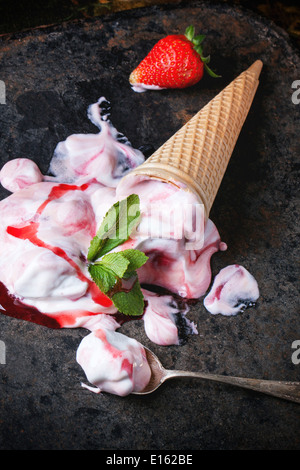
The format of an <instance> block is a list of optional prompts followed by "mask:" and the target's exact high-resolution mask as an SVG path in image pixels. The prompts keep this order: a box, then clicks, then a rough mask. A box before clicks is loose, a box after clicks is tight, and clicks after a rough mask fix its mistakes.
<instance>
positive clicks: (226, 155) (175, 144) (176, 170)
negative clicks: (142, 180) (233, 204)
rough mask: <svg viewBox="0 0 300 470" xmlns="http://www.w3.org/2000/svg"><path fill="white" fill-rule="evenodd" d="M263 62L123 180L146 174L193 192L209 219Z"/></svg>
mask: <svg viewBox="0 0 300 470" xmlns="http://www.w3.org/2000/svg"><path fill="white" fill-rule="evenodd" d="M262 65H263V64H262V62H261V61H260V60H257V61H256V62H254V64H253V65H252V66H251V67H249V68H248V69H247V70H245V71H244V72H243V73H241V74H240V75H239V76H238V77H237V78H236V79H235V80H233V81H232V82H231V83H230V84H229V85H228V86H227V87H226V88H224V89H223V90H222V91H221V92H220V93H219V94H218V95H217V96H216V97H215V98H213V99H212V100H211V101H210V102H209V103H208V104H207V105H206V106H204V108H202V109H201V110H200V111H199V112H198V113H197V114H196V115H195V116H194V117H193V118H192V119H191V120H190V121H188V122H187V123H186V124H185V125H184V126H183V127H182V128H181V129H180V130H179V131H178V132H176V133H175V134H174V135H173V136H172V137H171V138H170V139H169V140H168V141H167V142H165V144H163V145H162V146H161V147H160V148H159V149H158V150H156V152H154V153H153V154H152V155H151V156H150V157H149V158H148V160H146V161H145V162H144V163H143V164H142V165H140V166H139V167H137V168H136V169H134V170H133V171H131V172H130V173H129V174H128V175H127V176H125V179H126V178H128V177H132V176H134V175H140V176H142V175H144V176H148V177H150V178H155V179H159V180H161V181H164V182H168V183H171V184H175V185H178V186H180V187H184V188H185V189H186V190H189V191H193V192H194V193H195V194H196V195H197V196H198V197H199V199H200V201H201V202H202V203H203V204H204V209H205V215H206V217H208V216H209V212H210V210H211V207H212V204H213V202H214V199H215V196H216V194H217V192H218V189H219V186H220V184H221V181H222V178H223V176H224V173H225V171H226V168H227V165H228V162H229V160H230V157H231V154H232V152H233V149H234V147H235V144H236V141H237V139H238V136H239V134H240V131H241V129H242V126H243V124H244V122H245V119H246V117H247V114H248V112H249V109H250V106H251V104H252V101H253V98H254V95H255V92H256V89H257V86H258V83H259V82H258V77H259V75H260V71H261V68H262Z"/></svg>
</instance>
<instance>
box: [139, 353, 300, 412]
mask: <svg viewBox="0 0 300 470" xmlns="http://www.w3.org/2000/svg"><path fill="white" fill-rule="evenodd" d="M144 348H145V352H146V357H147V361H148V364H149V366H150V369H151V378H150V381H149V382H148V384H147V385H146V387H145V388H144V389H143V390H141V391H139V392H132V393H133V394H134V395H148V394H149V393H152V392H154V391H155V390H157V389H158V388H159V387H160V386H161V385H162V384H163V383H164V382H165V381H166V380H168V379H171V378H176V377H190V378H198V379H202V380H213V381H215V382H220V383H225V384H229V385H234V386H237V387H242V388H247V389H250V390H254V391H256V392H261V393H265V394H267V395H272V396H275V397H278V398H283V399H285V400H289V401H293V402H295V403H300V382H285V381H276V380H261V379H252V378H246V377H233V376H228V375H219V374H209V373H205V372H192V371H184V370H168V369H165V368H164V367H163V366H162V364H161V362H160V360H159V359H158V357H157V356H156V355H155V354H154V353H153V352H152V351H150V349H148V348H146V347H145V346H144Z"/></svg>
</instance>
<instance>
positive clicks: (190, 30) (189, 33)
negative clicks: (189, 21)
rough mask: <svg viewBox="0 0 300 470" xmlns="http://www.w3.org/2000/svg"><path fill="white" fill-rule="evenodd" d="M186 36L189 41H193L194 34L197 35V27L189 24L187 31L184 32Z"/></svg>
mask: <svg viewBox="0 0 300 470" xmlns="http://www.w3.org/2000/svg"><path fill="white" fill-rule="evenodd" d="M184 35H185V37H186V38H187V39H188V40H189V41H193V38H194V35H195V28H194V26H192V25H191V26H188V27H187V28H186V30H185V33H184Z"/></svg>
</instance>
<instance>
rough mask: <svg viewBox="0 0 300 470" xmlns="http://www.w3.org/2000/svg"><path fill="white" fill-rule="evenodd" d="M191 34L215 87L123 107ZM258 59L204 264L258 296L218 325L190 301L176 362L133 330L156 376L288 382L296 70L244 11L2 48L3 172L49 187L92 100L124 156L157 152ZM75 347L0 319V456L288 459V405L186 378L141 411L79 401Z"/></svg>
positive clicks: (162, 13)
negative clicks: (20, 160)
mask: <svg viewBox="0 0 300 470" xmlns="http://www.w3.org/2000/svg"><path fill="white" fill-rule="evenodd" d="M189 24H194V25H195V27H196V30H197V32H199V33H200V32H201V33H204V34H207V38H206V42H205V53H210V54H211V57H212V61H211V65H212V66H214V67H215V69H216V70H217V71H218V72H219V73H221V74H222V78H221V79H218V80H213V79H210V78H209V77H205V78H204V79H203V80H202V81H201V82H200V83H199V84H198V85H196V86H194V87H193V88H190V89H186V90H181V91H180V90H172V91H162V92H147V93H144V94H136V93H134V92H133V91H132V90H131V89H130V86H129V83H128V76H129V73H130V71H131V70H132V69H133V67H135V66H136V65H137V63H138V62H139V61H140V60H141V58H142V57H143V56H144V54H145V53H146V52H147V51H148V50H149V48H150V47H151V46H152V45H153V44H154V43H155V42H156V41H157V40H158V39H160V38H161V37H162V36H164V35H166V34H168V33H171V32H172V33H177V32H178V33H179V32H183V31H184V29H185V28H186V26H188V25H189ZM256 59H261V60H262V61H263V62H264V68H263V71H262V75H261V80H260V82H261V83H260V86H259V89H258V92H257V95H256V97H255V101H254V104H253V106H252V108H251V111H250V114H249V116H248V119H247V121H246V124H245V126H244V128H243V130H242V133H241V135H240V138H239V140H238V143H237V146H236V149H235V151H234V154H233V156H232V159H231V162H230V164H229V167H228V170H227V173H226V175H225V177H224V180H223V183H222V186H221V189H220V191H219V194H218V196H217V199H216V201H215V204H214V207H213V210H212V213H211V218H212V220H213V221H214V222H215V223H216V225H217V226H218V228H219V230H220V233H221V236H222V239H223V241H225V242H226V243H227V244H228V250H227V252H222V253H219V254H216V255H214V257H213V261H212V269H213V274H216V273H217V272H218V271H219V269H221V268H222V267H225V266H226V265H227V264H232V263H240V264H242V265H244V266H245V267H246V268H247V269H249V271H250V272H251V273H252V274H253V275H254V276H255V277H256V279H257V281H258V284H259V287H260V292H261V296H260V299H259V302H258V305H257V307H256V308H255V309H253V308H252V309H249V310H246V311H245V312H244V313H243V314H240V315H238V316H236V317H230V318H227V317H223V316H212V315H210V314H209V313H208V312H206V310H205V309H204V307H203V305H202V301H201V300H200V302H198V303H197V305H195V306H193V307H192V309H191V312H190V314H189V318H190V319H193V320H194V321H195V322H196V324H197V326H198V330H199V335H198V336H193V337H190V338H189V340H188V342H187V343H186V344H185V345H183V346H181V347H175V346H174V347H169V348H162V347H158V346H155V345H151V344H150V342H149V341H148V340H147V338H146V336H145V333H144V331H143V324H142V322H131V323H127V324H126V325H124V326H123V327H122V328H121V330H120V331H122V332H124V333H128V334H129V335H132V336H134V337H136V338H137V339H138V340H140V341H142V342H144V344H146V345H147V346H149V347H150V348H152V349H153V350H154V351H155V352H156V353H157V355H158V356H159V358H160V359H161V361H162V363H163V365H164V366H165V367H168V368H178V369H190V370H195V371H196V370H202V371H207V372H214V373H220V374H227V375H238V376H248V377H253V378H263V379H272V380H299V378H300V364H299V365H297V364H294V363H293V361H292V353H293V349H292V343H293V342H294V341H295V340H300V323H299V305H298V296H299V280H298V279H299V270H298V264H297V263H298V239H297V228H298V227H297V222H298V221H297V217H298V206H297V202H298V199H297V185H298V181H299V180H298V173H297V168H298V163H299V160H298V159H299V145H298V142H299V135H298V133H299V104H298V105H297V104H294V103H293V101H292V93H293V92H294V91H295V90H293V89H292V83H293V82H294V81H295V80H297V79H299V62H300V61H299V57H298V55H297V53H296V51H295V50H294V49H293V48H292V47H291V45H290V44H289V41H288V38H287V35H286V34H285V33H284V32H282V31H281V30H280V29H278V28H277V27H275V26H274V25H273V24H271V23H269V22H264V21H262V20H261V19H259V18H256V17H255V16H253V15H252V14H250V13H249V12H247V11H245V10H238V9H232V8H230V7H228V6H226V5H222V4H220V5H219V4H213V5H211V6H209V5H207V4H204V3H201V2H191V3H190V5H189V6H187V5H185V6H184V7H182V8H180V6H176V7H174V8H168V7H153V8H152V7H151V8H148V9H138V10H135V11H132V12H126V13H120V14H116V15H112V16H107V17H105V18H101V19H93V20H90V21H79V22H74V23H69V24H64V25H61V26H57V27H52V28H44V29H37V30H33V31H30V32H27V33H23V34H20V35H14V36H9V37H2V38H1V43H0V61H1V62H0V63H1V69H0V80H2V81H4V82H5V85H6V104H1V105H0V113H1V114H0V116H1V118H0V122H1V131H0V132H1V137H0V142H1V145H0V161H1V166H2V164H3V163H5V162H6V161H7V160H8V159H10V158H15V157H29V158H32V159H33V160H35V161H36V162H37V163H38V164H39V166H40V168H41V170H42V171H43V172H46V171H47V168H48V162H49V160H50V158H51V155H52V152H53V150H54V148H55V146H56V144H57V143H58V142H59V141H60V140H63V139H65V138H66V137H67V136H68V135H69V134H72V133H75V132H90V131H92V132H96V131H97V130H96V129H95V128H94V127H93V126H92V124H90V122H89V121H88V119H87V117H86V109H87V106H88V105H89V104H90V103H92V102H95V101H96V100H97V99H98V98H99V97H100V96H105V97H106V98H107V99H109V100H110V101H111V104H112V116H111V118H112V121H113V123H114V124H115V126H116V127H117V128H118V130H119V131H121V132H123V133H124V134H126V135H127V137H128V138H129V140H130V141H131V142H132V144H133V145H134V146H136V147H139V146H141V145H148V144H149V145H152V146H153V148H154V149H155V148H157V147H158V146H159V145H160V144H162V143H163V142H164V141H165V140H166V139H167V138H168V137H169V136H170V135H172V134H173V133H174V131H175V130H177V129H178V128H179V127H181V125H182V124H183V123H184V122H186V120H187V119H188V118H190V117H192V116H193V115H194V114H195V113H196V112H197V111H198V110H199V109H200V108H201V107H202V106H203V105H204V104H206V102H207V101H209V100H210V99H211V98H212V97H213V96H215V94H216V93H217V92H218V91H220V90H221V89H222V88H223V87H224V86H226V85H227V84H228V83H229V82H230V81H231V80H232V79H234V78H235V77H236V76H237V75H238V74H239V73H240V72H241V71H243V70H244V69H245V68H247V67H248V66H249V65H251V63H252V62H253V61H254V60H256ZM6 194H7V193H6V192H5V191H4V190H2V192H1V196H2V197H3V196H4V195H6ZM298 233H299V232H298ZM86 334H87V332H86V331H84V330H51V329H47V328H45V327H41V326H38V325H35V324H32V323H27V322H24V321H21V320H16V319H13V318H10V317H7V316H4V315H2V316H0V340H1V341H3V342H4V343H5V345H6V364H0V378H1V379H0V380H1V390H0V408H1V411H0V448H1V449H12V450H13V449H51V450H52V449H67V450H69V449H86V450H92V449H99V450H101V449H106V450H107V449H110V450H111V449H115V450H118V449H119V450H125V449H135V450H138V449H150V450H163V449H172V450H197V449H200V450H201V449H299V448H300V429H299V418H300V407H299V405H297V404H294V403H289V402H286V401H283V400H280V399H276V398H272V397H268V396H264V395H260V394H258V393H255V392H251V391H246V390H240V389H235V388H233V387H229V386H226V385H217V384H213V383H211V384H210V383H205V382H203V383H200V382H199V381H189V380H188V379H187V380H186V381H185V380H180V381H178V382H177V381H176V380H174V381H171V382H170V383H167V384H166V385H165V386H164V387H162V388H161V389H159V390H158V391H157V392H156V393H154V394H153V395H150V396H147V397H138V396H129V397H126V398H120V397H117V396H112V395H107V394H103V395H100V396H99V395H94V394H92V393H90V392H89V391H87V390H84V389H82V388H81V386H80V381H82V380H83V381H84V380H85V377H84V375H83V372H82V370H81V369H80V367H79V366H78V365H77V364H76V361H75V354H76V349H77V347H78V345H79V343H80V340H81V338H82V337H84V336H85V335H86Z"/></svg>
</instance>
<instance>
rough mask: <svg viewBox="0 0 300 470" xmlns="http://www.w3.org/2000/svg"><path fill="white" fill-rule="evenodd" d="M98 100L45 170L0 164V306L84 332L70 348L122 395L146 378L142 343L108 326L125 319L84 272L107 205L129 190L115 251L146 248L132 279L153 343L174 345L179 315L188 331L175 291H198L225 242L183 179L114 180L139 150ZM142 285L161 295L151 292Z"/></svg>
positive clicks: (193, 295)
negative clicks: (133, 213) (128, 231)
mask: <svg viewBox="0 0 300 470" xmlns="http://www.w3.org/2000/svg"><path fill="white" fill-rule="evenodd" d="M104 101H105V100H104V99H103V98H102V99H100V100H99V101H98V102H97V103H95V104H94V105H92V106H90V107H89V110H88V116H89V118H90V119H91V121H92V122H93V123H94V124H95V125H96V126H98V128H99V133H96V134H75V135H71V136H70V137H68V138H67V139H66V140H65V141H64V142H60V143H59V144H58V145H57V148H56V149H55V152H54V155H53V158H52V160H51V163H50V168H49V170H50V171H49V175H42V174H41V172H40V170H39V169H38V167H37V166H36V164H35V163H33V162H32V161H31V160H29V159H18V158H17V159H14V160H10V161H9V162H8V163H6V164H5V165H4V167H3V168H2V170H1V171H0V182H1V184H2V185H3V186H4V187H5V188H6V189H8V190H9V191H10V192H12V194H11V195H10V196H9V197H7V198H5V199H4V200H2V201H1V202H0V216H1V226H0V307H1V309H2V311H3V313H6V314H7V315H15V316H17V317H18V318H24V319H26V320H30V321H35V322H36V323H39V324H43V325H46V326H49V327H56V328H63V327H64V328H75V327H83V328H86V329H87V330H89V331H91V332H92V335H88V336H87V338H85V339H84V340H83V342H82V343H81V345H80V346H79V350H78V354H77V357H78V361H79V363H80V364H81V365H82V367H83V369H84V371H85V373H86V375H87V378H88V380H89V381H90V382H91V383H92V384H94V385H95V386H96V389H97V390H99V389H101V390H103V391H109V392H110V393H116V394H120V395H125V394H128V393H130V392H131V391H133V390H135V391H137V390H138V389H141V388H143V386H145V385H146V382H147V380H149V370H148V366H147V364H146V362H145V356H144V353H143V347H142V346H141V345H140V344H139V343H137V342H136V341H135V340H131V339H129V338H126V337H124V335H121V334H119V333H118V334H117V333H116V330H117V329H118V328H120V327H121V325H122V323H123V322H124V321H127V320H128V318H125V317H124V315H121V314H120V313H119V312H118V311H117V309H116V308H115V306H114V305H113V303H112V301H111V300H110V299H109V298H108V297H107V296H106V295H105V294H103V293H102V292H101V291H100V290H99V288H98V287H97V286H96V284H95V283H94V282H93V281H92V279H91V278H90V275H89V272H88V264H87V252H88V247H89V244H90V242H91V239H92V237H93V236H94V235H95V233H96V231H97V228H98V227H99V224H100V223H101V221H102V219H103V217H104V216H105V214H106V212H107V211H108V209H109V208H110V207H111V206H112V205H113V204H115V203H116V202H117V201H119V200H121V199H123V198H125V197H127V196H128V195H129V194H133V193H134V194H137V195H139V198H140V208H141V214H142V218H141V223H140V224H139V226H138V228H137V230H136V232H135V233H134V234H132V236H131V238H130V239H129V240H128V241H127V242H125V243H124V244H123V245H121V246H119V247H118V248H117V250H124V249H128V248H135V249H139V250H140V251H143V252H144V253H145V254H146V255H147V256H148V257H149V260H148V261H147V263H146V264H145V265H144V266H142V267H141V268H140V269H139V270H138V275H139V280H140V283H141V284H142V285H147V287H145V288H143V294H144V298H145V301H146V302H145V311H144V314H143V316H142V319H143V321H144V326H145V331H146V334H147V335H148V337H149V339H151V340H152V341H153V342H155V343H157V344H161V345H170V344H180V343H181V341H182V338H181V337H180V331H179V330H180V329H179V328H178V324H179V323H180V324H181V325H182V324H184V326H185V328H184V330H185V333H186V334H195V333H197V329H196V326H195V325H194V324H193V323H191V322H189V320H188V318H187V312H188V307H187V305H185V306H182V302H181V301H180V302H179V301H178V300H177V298H178V297H179V298H181V299H185V300H186V301H187V300H189V299H197V298H199V297H201V296H203V295H204V294H205V293H206V291H207V289H208V287H209V285H210V283H211V269H210V259H211V256H212V255H213V254H214V253H215V252H217V251H218V250H225V249H226V245H225V244H224V243H223V242H221V239H220V235H219V233H218V231H217V229H216V227H215V225H214V224H213V222H212V221H211V220H208V222H207V223H206V224H205V225H204V218H203V215H201V214H202V213H201V211H200V213H198V212H197V211H198V206H199V203H198V201H197V199H196V197H195V196H194V195H193V194H192V193H189V192H187V191H185V190H184V188H182V189H180V188H178V187H175V186H172V185H169V184H166V183H163V182H160V181H157V180H151V179H145V178H133V179H132V181H131V183H130V184H129V185H128V184H124V183H123V182H124V180H122V177H123V176H124V175H126V174H127V173H130V171H131V170H132V169H133V168H135V167H137V166H138V165H140V164H141V163H142V162H143V161H144V157H143V155H142V153H141V152H140V151H138V150H136V149H133V148H132V146H131V145H130V143H129V142H128V141H127V140H126V138H124V136H122V135H120V134H119V133H118V132H117V130H116V129H115V128H114V127H113V126H112V124H111V123H110V121H109V119H108V116H107V115H106V114H103V110H102V105H103V103H104ZM130 179H131V178H129V180H130ZM180 208H189V209H191V208H192V209H191V210H192V212H188V211H187V210H183V211H182V213H180V210H179V209H180ZM197 214H198V216H197ZM199 214H200V215H199ZM162 215H163V216H162ZM167 215H168V217H167ZM149 285H150V286H151V285H155V286H159V287H160V288H162V289H165V290H167V291H168V295H162V294H160V295H158V294H155V293H154V292H152V291H151V290H150V289H149ZM228 285H229V284H228ZM224 292H225V290H224ZM207 303H208V304H211V305H212V304H213V302H210V300H209V299H208V300H207V301H206V304H207ZM22 308H23V310H22ZM22 312H23V313H22ZM225 314H228V313H226V312H225ZM132 318H133V317H132ZM132 318H131V319H132ZM179 319H180V321H178V320H179ZM119 335H121V336H119ZM125 364H127V365H126V367H125ZM136 364H138V365H139V366H140V369H139V368H137V367H136ZM138 371H139V372H138Z"/></svg>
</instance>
